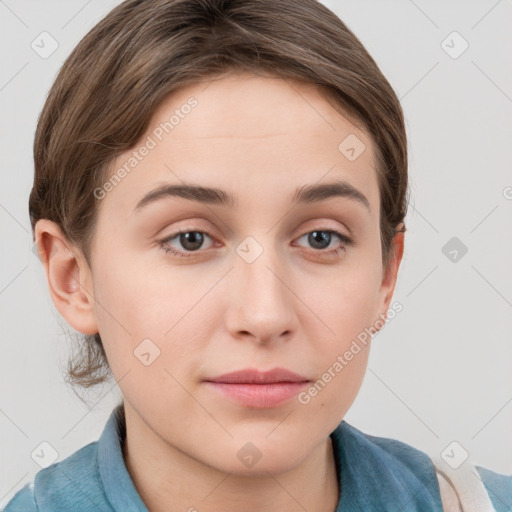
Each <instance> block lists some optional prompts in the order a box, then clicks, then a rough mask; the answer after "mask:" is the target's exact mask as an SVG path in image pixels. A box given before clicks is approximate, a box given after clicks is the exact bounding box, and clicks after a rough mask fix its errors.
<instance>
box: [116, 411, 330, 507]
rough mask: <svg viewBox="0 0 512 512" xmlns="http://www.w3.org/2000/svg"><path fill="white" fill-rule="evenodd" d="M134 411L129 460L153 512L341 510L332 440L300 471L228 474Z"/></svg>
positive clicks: (127, 448)
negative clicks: (187, 450)
mask: <svg viewBox="0 0 512 512" xmlns="http://www.w3.org/2000/svg"><path fill="white" fill-rule="evenodd" d="M125 409H126V408H125ZM132 413H133V412H130V413H129V417H127V428H126V439H125V442H124V444H123V456H124V460H125V464H126V467H127V469H128V472H129V474H130V476H131V478H132V480H133V482H134V484H135V487H136V489H137V491H138V493H139V494H140V496H141V498H142V500H143V501H144V503H145V504H146V507H147V508H148V510H150V511H151V512H175V511H176V512H177V511H189V512H197V511H200V510H206V509H207V510H208V511H209V512H221V511H222V512H231V511H233V512H234V511H236V512H252V511H254V510H265V511H266V512H274V511H276V512H277V511H279V512H283V511H286V512H292V511H293V512H295V511H297V512H299V511H300V512H304V510H308V511H310V512H316V511H318V512H320V511H322V512H326V511H327V512H335V510H336V508H337V505H338V499H339V493H340V490H339V483H338V476H337V473H336V466H335V459H334V454H333V447H332V442H331V438H330V437H328V438H327V439H326V440H325V441H324V442H322V443H321V444H320V445H318V446H317V447H316V448H315V449H314V450H313V452H312V453H311V454H310V455H309V456H308V457H307V458H306V459H305V460H304V461H303V462H302V463H301V464H300V465H299V466H297V467H294V468H291V469H290V470H288V471H286V472H282V473H279V474H277V473H274V474H271V473H269V472H266V474H264V475H260V476H247V475H240V474H235V473H225V472H223V471H220V470H218V469H216V468H214V467H212V466H211V465H206V464H204V463H202V462H201V461H199V460H198V459H196V458H194V457H191V456H189V455H188V454H186V453H184V452H183V451H181V450H179V449H178V448H177V447H175V446H172V445H170V444H169V443H167V442H166V441H165V440H163V439H162V438H161V437H159V436H158V435H157V434H156V433H155V432H153V431H152V430H151V429H149V427H148V426H147V425H146V424H145V423H144V422H143V421H137V420H136V419H135V418H132ZM134 416H135V414H134ZM132 419H133V420H134V421H130V420H132ZM139 420H140V419H139Z"/></svg>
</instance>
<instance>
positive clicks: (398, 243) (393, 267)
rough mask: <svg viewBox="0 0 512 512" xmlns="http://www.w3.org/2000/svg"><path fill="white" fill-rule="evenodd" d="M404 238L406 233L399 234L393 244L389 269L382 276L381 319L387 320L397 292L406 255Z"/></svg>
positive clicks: (385, 269)
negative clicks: (397, 283) (396, 288)
mask: <svg viewBox="0 0 512 512" xmlns="http://www.w3.org/2000/svg"><path fill="white" fill-rule="evenodd" d="M404 236H405V233H403V232H397V233H395V236H394V237H393V240H392V242H391V253H390V259H389V262H388V265H387V267H385V268H384V270H383V274H382V284H381V287H380V297H382V299H380V301H379V304H380V306H379V307H380V310H381V318H384V319H385V318H386V317H387V314H388V310H389V305H390V303H391V299H392V298H393V293H394V291H395V285H396V281H397V277H398V269H399V268H400V263H401V261H402V256H403V253H404Z"/></svg>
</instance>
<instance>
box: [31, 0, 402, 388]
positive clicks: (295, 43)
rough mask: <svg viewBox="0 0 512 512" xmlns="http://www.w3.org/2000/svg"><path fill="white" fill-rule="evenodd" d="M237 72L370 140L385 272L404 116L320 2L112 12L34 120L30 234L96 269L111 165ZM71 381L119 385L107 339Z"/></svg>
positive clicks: (222, 3) (87, 342)
mask: <svg viewBox="0 0 512 512" xmlns="http://www.w3.org/2000/svg"><path fill="white" fill-rule="evenodd" d="M231 70H235V71H236V70H241V71H250V72H254V73H257V74H261V73H262V72H263V73H268V74H270V75H272V76H277V77H281V78H283V79H291V80H300V81H305V82H308V83H312V84H315V85H317V86H318V88H319V90H320V91H321V92H322V93H324V97H325V98H326V99H328V100H330V102H331V104H333V106H334V107H335V108H337V109H338V110H339V111H340V113H342V114H343V115H344V116H345V117H348V118H349V120H350V121H351V122H353V123H354V124H355V125H358V123H359V124H361V125H362V126H363V127H364V128H365V129H366V131H367V132H368V133H369V134H370V136H371V138H372V141H373V142H374V145H375V148H376V154H375V157H376V171H377V174H378V182H379V190H380V201H381V207H380V232H381V246H382V259H383V263H384V264H385V265H387V263H388V262H389V258H390V255H391V250H392V249H393V244H392V240H393V236H394V234H395V233H396V232H397V231H405V225H404V218H405V215H406V210H407V203H408V198H407V192H408V190H407V188H408V187H407V140H406V133H405V126H404V117H403V112H402V109H401V106H400V103H399V100H398V98H397V96H396V94H395V93H394V91H393V89H392V87H391V85H390V84H389V83H388V81H387V80H386V78H385V77H384V75H383V74H382V73H381V71H380V69H379V68H378V66H377V64H376V63H375V61H374V60H373V58H372V57H371V56H370V55H369V53H368V52H367V51H366V49H365V48H364V46H363V45H362V44H361V42H360V41H359V39H358V38H357V37H356V36H355V35H354V34H353V33H352V31H351V30H350V29H349V28H347V26H346V25H345V24H344V23H343V22H342V21H341V20H340V19H339V18H338V17H337V16H336V15H335V14H334V13H333V12H331V11H330V10H329V9H328V8H327V7H325V6H324V5H322V4H321V3H319V2H318V1H316V0H152V1H143V0H127V1H125V2H122V3H121V4H120V5H119V6H117V7H116V8H114V9H113V10H112V11H111V12H110V13H109V14H108V15H107V16H106V17H105V18H103V19H102V20H101V21H100V22H99V23H98V24H97V25H96V26H94V27H93V28H92V30H91V31H90V32H89V33H88V34H87V35H86V36H85V37H84V38H83V39H82V40H81V41H80V43H79V44H78V45H77V46H76V48H75V49H74V50H73V52H72V53H71V54H70V56H69V57H68V58H67V60H66V61H65V63H64V65H63V66H62V68H61V70H60V72H59V74H58V76H57V78H56V80H55V82H54V84H53V86H52V88H51V90H50V92H49V95H48V98H47V100H46V103H45V105H44V108H43V110H42V112H41V115H40V118H39V120H38V124H37V130H36V134H35V141H34V163H35V176H34V185H33V188H32V191H31V194H30V199H29V213H30V221H31V225H32V231H33V232H34V226H35V223H36V222H37V220H39V219H41V218H45V219H49V220H51V221H54V222H55V223H57V224H58V225H59V226H60V228H61V229H62V231H63V233H64V235H65V236H66V237H67V239H68V240H69V241H70V242H72V243H73V244H75V245H76V246H77V247H78V248H79V249H80V250H81V251H82V252H83V254H84V257H85V258H86V260H87V262H88V263H90V247H91V239H92V237H93V234H94V227H95V223H96V220H97V215H98V211H99V204H98V203H99V201H98V200H97V199H96V197H95V195H94V194H93V191H94V190H95V189H96V188H97V187H100V186H101V185H102V184H103V183H104V182H105V177H106V173H107V172H108V168H109V164H110V163H111V162H112V161H113V159H114V158H115V157H116V156H117V155H119V154H120V153H122V152H124V151H126V150H127V149H130V148H131V147H133V146H134V145H135V144H136V143H137V142H138V140H139V139H140V137H141V136H142V135H143V134H144V132H145V130H146V129H147V127H148V125H149V122H150V120H151V118H152V115H153V113H154V112H155V110H156V109H157V107H158V106H159V104H160V103H161V102H162V100H163V99H164V98H165V97H166V96H167V95H168V94H169V93H170V92H172V91H175V90H176V89H178V88H180V87H183V86H186V85H189V84H194V83H196V82H198V81H200V80H201V81H202V80H204V79H205V78H207V77H215V76H219V75H221V74H223V73H225V72H227V71H231ZM340 142H341V141H340ZM399 226H400V229H399ZM67 376H68V382H70V383H71V384H73V385H77V386H79V387H83V388H89V387H91V386H94V385H96V384H99V383H101V382H104V381H105V380H107V378H109V377H110V376H111V372H110V367H109V365H108V361H107V359H106V356H105V351H104V349H103V344H102V340H101V338H100V335H99V333H98V334H95V335H93V336H85V338H83V339H82V341H81V343H80V353H79V354H78V355H77V356H76V357H72V358H70V360H69V362H68V372H67Z"/></svg>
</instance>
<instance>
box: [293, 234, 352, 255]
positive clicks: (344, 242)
mask: <svg viewBox="0 0 512 512" xmlns="http://www.w3.org/2000/svg"><path fill="white" fill-rule="evenodd" d="M333 235H334V238H338V240H340V241H341V244H338V245H337V246H335V247H334V248H333V249H327V248H328V247H329V245H330V244H331V242H332V240H333ZM304 237H307V242H308V243H309V244H311V246H312V247H313V248H314V249H315V252H319V253H320V254H322V255H324V254H327V255H331V254H338V253H340V252H344V251H346V249H347V246H349V245H351V244H352V243H353V241H352V239H351V238H349V237H348V236H346V235H344V234H343V233H339V232H338V231H334V230H330V229H315V230H314V231H310V232H308V233H306V234H304V235H302V236H301V237H300V238H299V239H298V240H300V239H301V238H304Z"/></svg>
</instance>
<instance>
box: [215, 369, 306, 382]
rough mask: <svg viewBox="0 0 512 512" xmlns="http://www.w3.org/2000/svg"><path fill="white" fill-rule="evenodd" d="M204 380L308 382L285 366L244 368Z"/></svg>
mask: <svg viewBox="0 0 512 512" xmlns="http://www.w3.org/2000/svg"><path fill="white" fill-rule="evenodd" d="M205 380H206V382H221V383H225V384H277V383H279V382H309V379H308V378H307V377H304V376H302V375H299V374H298V373H295V372H292V371H291V370H287V369H286V368H273V369H272V370H269V371H266V372H265V371H260V370H258V369H256V368H246V369H243V370H237V371H234V372H230V373H225V374H223V375H219V376H218V377H213V378H208V379H205Z"/></svg>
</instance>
